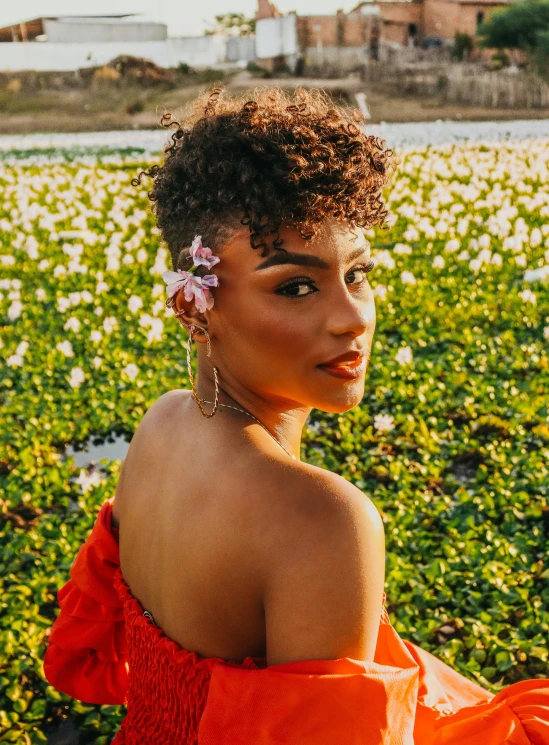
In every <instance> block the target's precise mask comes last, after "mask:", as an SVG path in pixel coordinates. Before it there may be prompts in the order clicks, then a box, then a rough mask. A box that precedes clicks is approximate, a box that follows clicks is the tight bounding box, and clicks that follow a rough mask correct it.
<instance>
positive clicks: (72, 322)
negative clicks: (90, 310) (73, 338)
mask: <svg viewBox="0 0 549 745" xmlns="http://www.w3.org/2000/svg"><path fill="white" fill-rule="evenodd" d="M63 329H64V330H65V331H68V330H69V329H70V330H71V331H75V332H78V331H80V321H79V320H78V318H76V316H71V317H70V318H69V319H68V321H67V322H66V323H65V325H64V326H63Z"/></svg>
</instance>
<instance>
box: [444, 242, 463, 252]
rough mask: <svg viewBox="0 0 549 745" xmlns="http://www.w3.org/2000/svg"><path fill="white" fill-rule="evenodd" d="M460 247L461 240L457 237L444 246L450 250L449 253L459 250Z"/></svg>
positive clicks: (446, 249)
mask: <svg viewBox="0 0 549 745" xmlns="http://www.w3.org/2000/svg"><path fill="white" fill-rule="evenodd" d="M460 247H461V241H459V240H458V239H457V238H452V239H451V240H449V241H448V242H447V243H446V245H445V246H444V250H445V251H448V253H453V252H454V251H458V250H459V249H460Z"/></svg>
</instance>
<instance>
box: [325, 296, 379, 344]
mask: <svg viewBox="0 0 549 745" xmlns="http://www.w3.org/2000/svg"><path fill="white" fill-rule="evenodd" d="M374 321H375V303H374V299H373V295H372V293H371V292H370V293H369V297H368V299H366V298H364V296H362V297H361V298H360V299H359V298H358V297H356V296H353V295H352V294H351V293H350V292H349V290H348V289H347V288H343V289H338V290H337V291H335V292H334V295H333V296H332V297H331V298H330V307H329V311H328V321H327V326H328V330H329V331H330V333H332V334H335V335H338V334H345V333H353V334H354V335H355V336H359V335H360V334H363V333H364V332H365V331H366V330H367V329H368V328H371V327H372V326H373V324H374Z"/></svg>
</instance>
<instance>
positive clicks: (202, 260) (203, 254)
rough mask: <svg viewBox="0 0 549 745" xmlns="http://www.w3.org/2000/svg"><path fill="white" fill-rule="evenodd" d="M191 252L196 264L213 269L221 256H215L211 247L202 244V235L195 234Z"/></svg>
mask: <svg viewBox="0 0 549 745" xmlns="http://www.w3.org/2000/svg"><path fill="white" fill-rule="evenodd" d="M190 254H191V256H192V257H193V262H194V264H195V266H199V265H200V264H202V265H203V266H206V267H208V269H211V268H212V266H214V264H217V262H218V261H219V256H214V255H213V253H212V250H211V248H206V246H203V245H202V236H201V235H195V237H194V240H193V242H192V244H191V248H190Z"/></svg>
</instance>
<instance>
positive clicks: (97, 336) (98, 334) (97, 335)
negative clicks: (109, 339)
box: [90, 329, 103, 344]
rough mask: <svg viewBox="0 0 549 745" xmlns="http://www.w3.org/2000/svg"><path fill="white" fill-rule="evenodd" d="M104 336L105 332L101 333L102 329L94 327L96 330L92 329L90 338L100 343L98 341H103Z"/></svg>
mask: <svg viewBox="0 0 549 745" xmlns="http://www.w3.org/2000/svg"><path fill="white" fill-rule="evenodd" d="M102 338H103V334H102V333H101V331H98V330H97V329H94V330H93V331H92V332H91V333H90V339H91V340H92V341H93V342H94V343H95V344H98V343H99V342H100V341H101V339H102Z"/></svg>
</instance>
